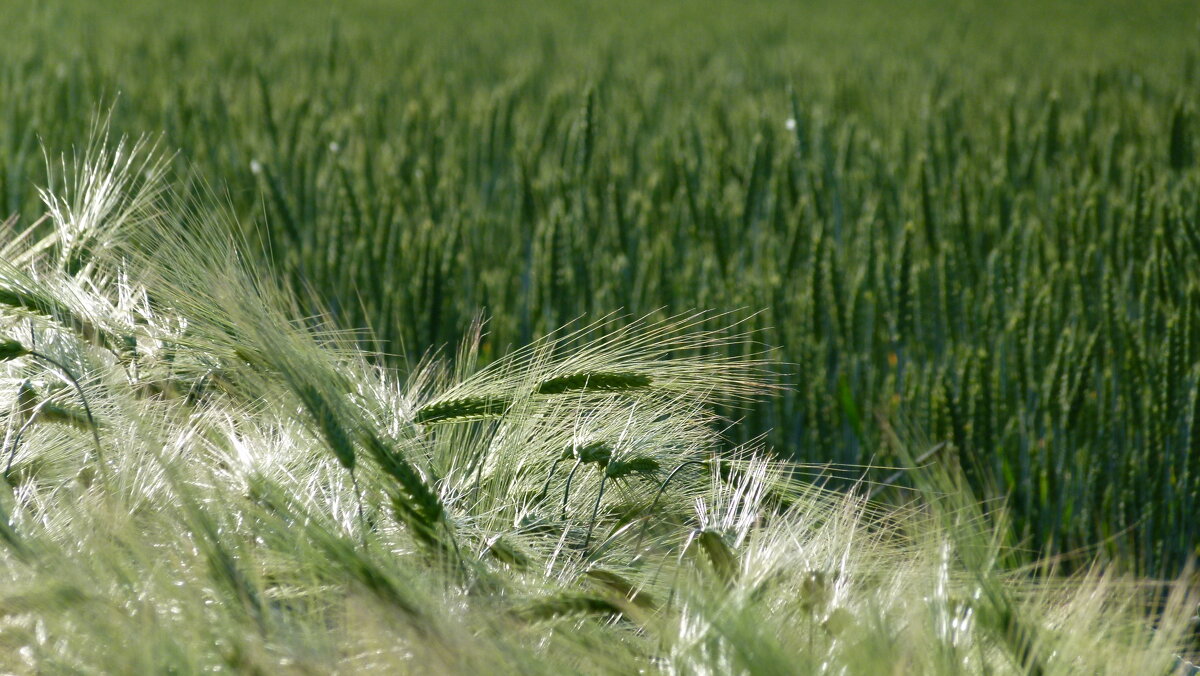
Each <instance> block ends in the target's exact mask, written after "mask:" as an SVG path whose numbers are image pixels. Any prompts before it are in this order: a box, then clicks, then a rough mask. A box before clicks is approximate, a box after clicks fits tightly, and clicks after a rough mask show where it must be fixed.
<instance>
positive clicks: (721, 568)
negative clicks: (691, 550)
mask: <svg viewBox="0 0 1200 676" xmlns="http://www.w3.org/2000/svg"><path fill="white" fill-rule="evenodd" d="M695 541H696V542H697V543H699V545H700V547H701V548H702V549H703V550H704V553H705V554H707V555H708V560H709V561H710V562H712V566H713V570H714V571H716V573H717V575H718V576H720V578H721V579H722V580H724V581H725V582H732V581H733V579H734V578H735V577H737V573H738V569H739V568H740V566H739V565H738V560H737V555H736V554H734V553H733V550H731V549H730V548H729V545H727V544H725V540H724V539H723V538H722V537H721V534H720V533H717V532H716V531H712V530H708V529H705V530H702V531H700V533H699V535H697V536H696V540H695Z"/></svg>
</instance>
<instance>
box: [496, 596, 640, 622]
mask: <svg viewBox="0 0 1200 676" xmlns="http://www.w3.org/2000/svg"><path fill="white" fill-rule="evenodd" d="M513 614H514V615H515V616H516V617H517V618H518V619H522V620H525V621H526V622H539V621H545V620H554V619H558V618H561V617H570V616H577V615H607V616H617V615H621V614H622V609H621V607H620V606H618V605H617V604H616V603H615V602H613V601H612V600H609V599H606V598H602V597H600V596H593V595H591V594H567V593H563V594H557V595H555V596H551V597H549V598H545V599H541V600H539V601H535V602H533V603H530V604H528V605H526V606H523V607H521V608H516V609H514V610H513Z"/></svg>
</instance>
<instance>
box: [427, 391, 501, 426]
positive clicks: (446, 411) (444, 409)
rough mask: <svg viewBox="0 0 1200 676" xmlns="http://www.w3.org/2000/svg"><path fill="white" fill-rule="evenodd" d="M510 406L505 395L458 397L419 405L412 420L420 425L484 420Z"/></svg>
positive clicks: (497, 416)
mask: <svg viewBox="0 0 1200 676" xmlns="http://www.w3.org/2000/svg"><path fill="white" fill-rule="evenodd" d="M511 407H512V400H511V399H509V398H507V397H498V396H475V397H458V398H456V399H447V400H445V401H439V402H434V403H432V404H428V405H426V406H423V407H421V408H420V409H419V410H418V411H417V414H416V415H415V416H414V417H413V420H414V421H415V422H417V423H420V424H422V425H431V424H435V423H447V422H467V421H470V420H484V419H487V418H499V417H502V416H503V415H504V414H505V413H507V412H508V410H509V409H510V408H511Z"/></svg>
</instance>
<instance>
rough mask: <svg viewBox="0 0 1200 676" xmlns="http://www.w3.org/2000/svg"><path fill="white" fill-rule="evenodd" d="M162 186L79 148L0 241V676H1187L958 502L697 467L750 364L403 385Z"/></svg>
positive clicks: (713, 458)
mask: <svg viewBox="0 0 1200 676" xmlns="http://www.w3.org/2000/svg"><path fill="white" fill-rule="evenodd" d="M164 171H165V164H164V163H163V162H161V161H159V160H156V159H155V158H154V154H153V153H151V152H148V151H147V149H146V148H145V147H143V146H140V145H137V144H133V145H130V144H127V143H111V144H108V145H107V146H106V145H105V144H103V143H98V144H96V145H95V146H94V147H92V148H91V149H90V150H88V151H86V152H82V155H81V157H80V159H78V160H71V161H66V160H64V161H63V162H62V163H60V164H58V165H57V169H55V170H54V172H53V173H54V174H55V176H56V185H60V186H63V187H61V188H60V189H58V190H57V191H51V190H46V191H43V195H42V196H43V200H44V204H45V207H46V211H47V216H46V219H45V220H44V221H42V222H40V223H38V224H36V225H34V226H31V227H26V228H18V227H16V226H15V225H13V224H11V223H10V224H9V226H10V227H7V228H6V229H5V230H4V237H5V239H4V240H3V241H2V242H0V334H2V340H3V342H2V343H0V360H3V362H2V366H0V368H2V369H3V370H2V371H0V375H2V378H0V396H2V397H3V398H2V399H0V411H3V418H2V419H0V420H2V422H3V429H4V432H5V434H4V446H3V451H4V454H5V458H4V460H5V463H6V468H5V471H4V482H3V491H2V493H0V506H2V507H3V515H2V518H0V540H2V546H0V660H3V665H2V666H3V668H4V669H5V670H6V671H17V672H21V671H29V672H33V671H36V672H42V673H45V672H83V673H91V672H108V673H150V672H159V671H163V670H164V669H166V670H171V671H174V672H177V673H192V672H200V671H221V670H234V671H245V672H248V673H288V672H305V673H328V672H330V671H333V670H338V671H345V672H350V671H360V670H377V671H394V670H399V671H412V672H417V673H431V672H434V673H445V672H451V673H456V672H474V673H495V672H497V671H500V672H513V673H564V671H566V672H573V671H599V672H613V673H635V672H646V673H650V672H665V673H680V674H696V673H714V674H716V673H722V674H723V673H756V674H766V673H880V672H884V673H896V672H899V673H905V672H907V673H939V672H941V673H958V672H960V671H964V670H965V671H971V672H986V673H1021V672H1035V673H1124V674H1129V673H1167V672H1169V671H1171V670H1173V669H1186V668H1187V667H1186V652H1185V651H1186V650H1187V649H1188V648H1189V645H1188V641H1189V632H1190V631H1193V629H1192V628H1191V627H1190V622H1191V621H1192V615H1193V613H1194V601H1195V600H1194V599H1191V598H1188V596H1187V595H1186V593H1185V592H1184V591H1183V589H1182V587H1181V588H1178V589H1173V590H1172V589H1166V590H1164V589H1162V588H1158V587H1152V586H1149V585H1142V586H1139V585H1134V584H1133V583H1131V582H1128V581H1126V580H1123V579H1120V578H1117V577H1113V576H1109V575H1106V574H1104V573H1103V572H1092V573H1089V574H1086V575H1079V576H1075V577H1071V578H1056V577H1052V576H1045V575H1042V574H1040V573H1039V572H1038V571H1036V570H1023V571H1022V570H1015V571H1014V570H1012V569H1010V568H1008V567H1006V561H1007V560H1008V556H1009V552H1007V551H1006V550H1005V549H1004V548H1003V547H1002V546H1001V545H1000V544H999V542H1000V541H1001V540H1002V539H1003V538H1002V537H1001V536H999V535H998V533H1001V532H1002V531H1003V527H1002V526H995V527H993V526H992V525H989V521H988V519H987V518H985V517H984V515H982V514H981V513H980V512H979V508H978V506H977V505H976V503H975V502H974V501H973V500H972V499H970V498H969V497H968V496H967V495H966V494H965V493H963V492H961V490H960V488H959V486H958V485H957V480H956V478H955V477H954V475H952V474H949V473H934V474H933V475H931V477H930V478H929V479H928V481H927V482H926V483H927V485H928V489H927V491H926V492H925V493H924V497H923V498H921V499H920V500H916V501H914V502H913V503H912V504H910V505H909V506H908V507H906V508H904V509H890V510H887V511H885V510H883V509H882V508H878V507H874V506H872V505H871V504H868V503H867V502H866V501H864V500H863V499H862V498H860V497H858V496H857V494H856V493H842V494H839V493H832V492H826V491H824V490H822V489H820V488H816V487H814V486H812V485H809V484H806V483H805V482H803V481H802V478H801V477H798V476H797V469H796V468H795V467H787V466H784V465H781V464H779V463H777V462H774V461H772V460H769V459H768V458H767V456H766V455H765V453H764V451H763V449H760V448H758V447H756V446H753V445H750V446H743V447H739V448H738V449H736V450H734V451H733V452H727V451H726V452H719V450H720V446H721V444H720V436H719V432H720V430H721V429H722V427H721V425H723V424H724V423H722V422H721V421H720V420H718V419H716V418H715V417H714V415H713V413H712V412H711V411H712V406H713V405H714V404H717V403H724V404H737V403H738V402H741V401H745V400H746V399H747V398H748V397H751V396H752V395H754V394H756V393H757V392H759V391H761V390H762V389H763V381H764V365H763V364H762V363H760V362H759V361H756V360H754V359H747V358H728V357H721V356H713V355H721V354H725V353H726V350H725V349H724V348H726V347H727V346H728V345H729V344H730V343H745V342H746V341H747V340H748V336H745V335H739V334H738V333H737V332H736V329H735V330H734V331H725V332H715V333H714V332H711V331H703V330H700V329H699V328H697V327H698V326H699V325H700V324H701V323H703V322H711V320H712V319H713V318H712V317H709V316H705V315H697V316H684V317H676V318H674V319H671V320H668V321H662V322H650V321H633V322H631V323H629V324H628V325H627V326H625V327H624V328H617V327H612V326H609V327H607V330H605V331H599V330H598V329H599V326H598V325H583V326H578V327H576V329H574V330H572V331H569V332H563V333H559V334H556V335H555V336H552V337H551V338H548V339H546V340H543V341H540V342H537V343H534V344H533V345H531V346H530V347H527V348H524V349H521V350H518V351H516V352H513V353H511V354H510V355H508V356H506V357H503V358H500V359H498V360H495V361H493V362H491V363H490V364H487V365H482V366H481V365H477V363H476V359H477V353H476V345H477V343H476V342H474V341H468V342H467V343H466V344H465V345H464V346H463V348H462V349H461V351H460V352H459V354H458V355H457V356H456V357H455V358H454V359H453V360H452V361H449V362H442V361H436V360H430V361H427V362H426V363H424V364H423V365H421V367H419V368H417V369H415V370H414V372H413V373H412V374H411V375H408V376H407V377H406V378H404V379H403V380H400V379H398V378H397V376H396V375H395V374H394V373H393V372H391V371H389V370H388V369H386V368H383V367H380V366H378V365H377V364H378V363H379V360H378V359H377V357H376V355H371V354H365V353H363V352H362V351H361V350H359V349H357V348H354V347H352V345H354V344H355V343H356V342H357V341H355V340H354V339H355V338H356V337H355V336H351V335H347V334H345V333H343V332H340V331H338V330H337V329H336V328H334V327H331V326H329V325H328V324H327V322H324V321H322V320H320V319H313V318H303V317H301V316H299V313H298V311H297V310H296V304H295V303H294V302H293V301H292V300H291V299H290V298H289V296H288V295H287V294H286V293H284V292H282V291H280V290H279V289H278V287H277V286H275V284H274V282H272V281H271V279H270V277H269V276H268V275H266V274H264V273H263V271H261V270H257V269H255V268H254V267H253V266H252V265H250V264H249V263H247V260H248V258H247V257H246V256H245V252H244V248H245V246H246V245H245V244H243V243H240V242H239V241H238V240H237V239H236V238H233V237H232V236H230V235H229V234H228V233H230V232H233V231H235V230H236V229H235V228H232V227H230V224H229V223H228V222H226V221H227V219H228V218H230V217H229V216H228V215H227V214H225V213H224V212H223V211H222V210H221V209H219V208H216V207H215V206H214V204H213V203H212V202H211V201H205V200H202V199H201V200H183V199H181V198H178V197H176V196H173V195H171V194H169V193H168V192H167V191H165V190H164V189H163V188H162V186H163V185H164V183H163V173H164ZM478 330H479V329H478V327H477V328H476V333H475V335H478Z"/></svg>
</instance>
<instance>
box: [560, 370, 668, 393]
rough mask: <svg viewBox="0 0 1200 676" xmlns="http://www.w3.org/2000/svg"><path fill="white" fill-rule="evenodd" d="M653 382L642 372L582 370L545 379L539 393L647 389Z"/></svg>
mask: <svg viewBox="0 0 1200 676" xmlns="http://www.w3.org/2000/svg"><path fill="white" fill-rule="evenodd" d="M651 382H652V379H651V378H650V376H648V375H645V374H642V373H621V372H617V371H580V372H578V373H569V374H567V375H562V376H556V377H554V378H551V379H549V380H546V381H543V382H542V383H540V384H539V385H538V387H537V393H538V394H563V393H564V392H576V391H580V390H582V391H585V392H590V391H596V392H622V391H626V390H641V389H645V388H647V387H649V386H650V383H651Z"/></svg>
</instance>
